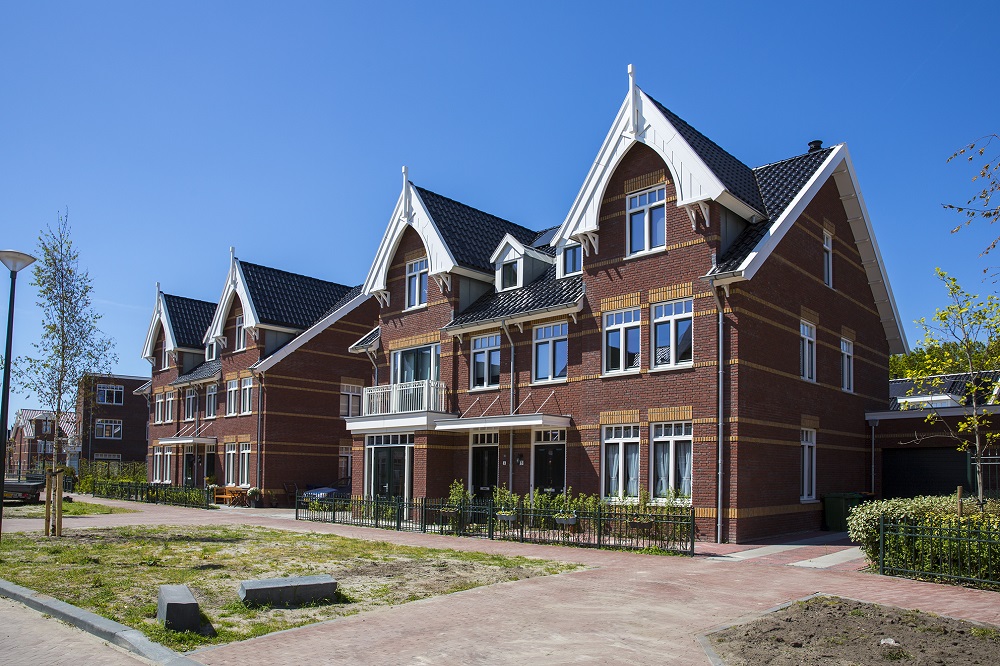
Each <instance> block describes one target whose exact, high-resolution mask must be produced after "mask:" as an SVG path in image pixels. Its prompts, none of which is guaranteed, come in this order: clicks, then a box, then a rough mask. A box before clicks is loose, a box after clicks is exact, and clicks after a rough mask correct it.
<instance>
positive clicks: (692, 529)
mask: <svg viewBox="0 0 1000 666" xmlns="http://www.w3.org/2000/svg"><path fill="white" fill-rule="evenodd" d="M689 511H690V514H689V515H690V516H691V527H690V532H689V534H690V535H691V548H690V550H689V551H688V552H689V553H690V554H691V555H692V556H694V506H692V507H690V508H689Z"/></svg>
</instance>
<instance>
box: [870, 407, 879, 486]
mask: <svg viewBox="0 0 1000 666" xmlns="http://www.w3.org/2000/svg"><path fill="white" fill-rule="evenodd" d="M868 425H870V426H871V428H872V495H874V494H875V428H876V426H878V419H874V420H872V421H869V422H868Z"/></svg>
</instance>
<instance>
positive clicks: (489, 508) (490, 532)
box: [486, 499, 496, 541]
mask: <svg viewBox="0 0 1000 666" xmlns="http://www.w3.org/2000/svg"><path fill="white" fill-rule="evenodd" d="M486 511H487V515H486V533H487V535H488V536H489V539H490V541H493V521H494V520H495V519H496V515H495V514H494V513H493V500H492V499H491V500H490V501H489V502H487V504H486Z"/></svg>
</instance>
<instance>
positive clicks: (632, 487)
mask: <svg viewBox="0 0 1000 666" xmlns="http://www.w3.org/2000/svg"><path fill="white" fill-rule="evenodd" d="M625 478H626V481H627V483H626V486H625V495H626V496H628V497H638V496H639V445H638V444H626V445H625Z"/></svg>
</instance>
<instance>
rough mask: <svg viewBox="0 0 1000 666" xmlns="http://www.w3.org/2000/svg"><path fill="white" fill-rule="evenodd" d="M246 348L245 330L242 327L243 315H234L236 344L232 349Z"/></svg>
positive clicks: (240, 349)
mask: <svg viewBox="0 0 1000 666" xmlns="http://www.w3.org/2000/svg"><path fill="white" fill-rule="evenodd" d="M246 348H247V330H246V328H244V327H243V315H236V346H235V348H234V349H233V351H242V350H244V349H246Z"/></svg>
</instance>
